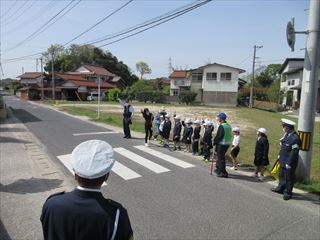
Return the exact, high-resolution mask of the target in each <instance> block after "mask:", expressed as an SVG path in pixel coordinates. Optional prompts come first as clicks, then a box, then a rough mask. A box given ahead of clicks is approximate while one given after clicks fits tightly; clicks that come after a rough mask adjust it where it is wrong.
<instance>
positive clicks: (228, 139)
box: [213, 112, 232, 178]
mask: <svg viewBox="0 0 320 240" xmlns="http://www.w3.org/2000/svg"><path fill="white" fill-rule="evenodd" d="M226 119H227V115H226V114H225V113H223V112H222V113H219V114H218V115H217V121H218V122H219V127H218V130H217V134H216V136H215V138H214V140H213V145H215V146H216V153H217V163H216V170H215V173H216V174H217V176H218V177H224V178H227V177H228V173H227V171H226V156H225V155H226V152H227V150H228V148H229V146H230V145H231V143H232V128H231V126H230V125H229V124H228V123H227V121H226Z"/></svg>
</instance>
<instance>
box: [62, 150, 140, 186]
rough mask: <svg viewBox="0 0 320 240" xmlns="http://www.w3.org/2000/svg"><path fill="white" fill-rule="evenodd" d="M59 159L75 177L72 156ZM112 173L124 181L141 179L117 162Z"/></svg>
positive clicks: (67, 155) (63, 156) (68, 155)
mask: <svg viewBox="0 0 320 240" xmlns="http://www.w3.org/2000/svg"><path fill="white" fill-rule="evenodd" d="M57 158H58V159H59V160H60V161H61V163H62V164H63V165H64V166H65V167H66V168H67V169H68V170H69V171H70V172H71V174H72V175H74V172H73V169H72V165H71V154H66V155H61V156H57ZM111 171H112V172H114V173H115V174H117V175H118V176H120V177H121V178H123V179H124V180H131V179H134V178H138V177H141V175H139V174H138V173H136V172H135V171H132V170H131V169H130V168H127V167H126V166H124V165H123V164H121V163H119V162H117V161H116V162H115V163H114V165H113V167H112V170H111ZM105 185H106V183H103V184H102V186H105Z"/></svg>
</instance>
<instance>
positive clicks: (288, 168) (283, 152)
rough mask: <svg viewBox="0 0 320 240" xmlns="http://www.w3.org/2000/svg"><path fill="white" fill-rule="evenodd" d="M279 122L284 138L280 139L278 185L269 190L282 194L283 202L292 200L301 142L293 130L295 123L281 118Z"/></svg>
mask: <svg viewBox="0 0 320 240" xmlns="http://www.w3.org/2000/svg"><path fill="white" fill-rule="evenodd" d="M281 121H282V128H283V131H284V136H283V137H282V138H281V139H280V145H281V149H280V153H279V163H280V172H279V177H280V178H279V185H278V186H277V187H276V188H272V189H271V190H272V191H273V192H277V193H281V194H283V199H284V200H289V199H291V198H292V189H293V185H294V177H295V171H296V168H297V165H298V159H299V148H300V145H301V141H300V138H299V135H298V134H297V133H296V131H295V130H294V125H295V122H293V121H291V120H289V119H285V118H282V119H281Z"/></svg>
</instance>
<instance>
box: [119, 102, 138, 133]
mask: <svg viewBox="0 0 320 240" xmlns="http://www.w3.org/2000/svg"><path fill="white" fill-rule="evenodd" d="M118 101H119V103H120V104H121V105H122V106H123V120H122V123H123V132H124V136H123V138H131V133H130V124H132V118H133V115H134V109H133V107H132V106H131V105H130V104H129V103H128V102H129V101H128V99H126V100H125V101H122V100H121V99H120V98H118Z"/></svg>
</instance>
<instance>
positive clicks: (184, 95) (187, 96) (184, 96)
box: [179, 91, 197, 105]
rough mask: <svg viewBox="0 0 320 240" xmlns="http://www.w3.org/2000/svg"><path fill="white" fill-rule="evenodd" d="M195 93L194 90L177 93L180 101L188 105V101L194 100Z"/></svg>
mask: <svg viewBox="0 0 320 240" xmlns="http://www.w3.org/2000/svg"><path fill="white" fill-rule="evenodd" d="M196 97H197V93H195V92H191V91H190V92H181V93H180V94H179V100H180V102H182V103H186V104H187V105H189V104H190V103H192V102H194V101H195V100H196Z"/></svg>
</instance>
